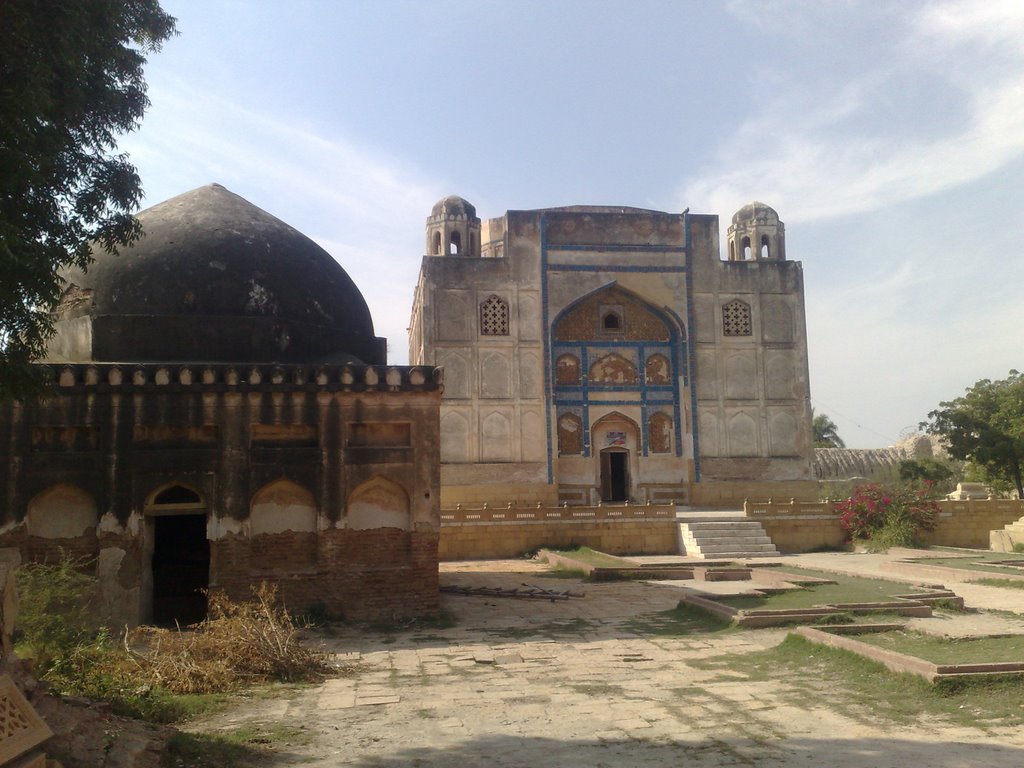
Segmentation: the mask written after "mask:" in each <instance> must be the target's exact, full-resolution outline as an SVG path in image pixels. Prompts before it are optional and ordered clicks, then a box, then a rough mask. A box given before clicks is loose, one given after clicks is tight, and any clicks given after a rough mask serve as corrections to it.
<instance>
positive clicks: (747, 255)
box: [743, 237, 753, 261]
mask: <svg viewBox="0 0 1024 768" xmlns="http://www.w3.org/2000/svg"><path fill="white" fill-rule="evenodd" d="M751 258H753V254H751V252H750V238H749V237H744V238H743V260H744V261H750V260H751Z"/></svg>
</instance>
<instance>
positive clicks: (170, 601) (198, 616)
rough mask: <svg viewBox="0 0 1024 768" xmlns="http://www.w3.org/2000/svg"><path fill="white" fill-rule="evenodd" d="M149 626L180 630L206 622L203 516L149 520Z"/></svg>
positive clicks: (206, 552) (206, 555)
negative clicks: (150, 549) (150, 547)
mask: <svg viewBox="0 0 1024 768" xmlns="http://www.w3.org/2000/svg"><path fill="white" fill-rule="evenodd" d="M152 567H153V623H154V624H157V625H173V624H174V623H175V622H177V623H178V624H180V625H181V626H185V625H186V624H194V623H196V622H197V621H202V620H203V619H204V618H206V593H205V590H206V589H207V588H208V587H209V586H210V542H209V541H207V539H206V514H205V513H201V514H192V515H161V516H158V517H155V518H153V566H152Z"/></svg>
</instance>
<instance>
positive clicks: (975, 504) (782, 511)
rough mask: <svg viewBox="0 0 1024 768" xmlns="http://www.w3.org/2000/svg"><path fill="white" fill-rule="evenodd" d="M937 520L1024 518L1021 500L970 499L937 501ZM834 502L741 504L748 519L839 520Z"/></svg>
mask: <svg viewBox="0 0 1024 768" xmlns="http://www.w3.org/2000/svg"><path fill="white" fill-rule="evenodd" d="M936 503H937V504H938V505H939V516H940V517H953V516H964V515H978V514H1008V515H1015V516H1017V517H1024V500H1021V499H971V500H970V501H949V500H939V501H937V502H936ZM835 505H836V502H834V501H796V500H795V499H790V500H789V501H781V502H779V501H774V500H772V499H768V501H749V500H746V499H745V500H744V501H743V512H744V513H745V514H746V515H747V516H748V517H757V516H758V515H771V516H784V517H838V516H839V513H838V512H836V508H835Z"/></svg>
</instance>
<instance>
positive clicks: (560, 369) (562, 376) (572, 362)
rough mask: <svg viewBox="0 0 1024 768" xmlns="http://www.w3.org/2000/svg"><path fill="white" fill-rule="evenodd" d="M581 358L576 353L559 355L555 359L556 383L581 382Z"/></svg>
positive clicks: (569, 383) (571, 383) (570, 383)
mask: <svg viewBox="0 0 1024 768" xmlns="http://www.w3.org/2000/svg"><path fill="white" fill-rule="evenodd" d="M580 381H581V379H580V360H579V358H578V357H576V355H570V354H565V355H559V356H558V359H556V360H555V384H563V385H566V384H567V385H573V384H579V383H580Z"/></svg>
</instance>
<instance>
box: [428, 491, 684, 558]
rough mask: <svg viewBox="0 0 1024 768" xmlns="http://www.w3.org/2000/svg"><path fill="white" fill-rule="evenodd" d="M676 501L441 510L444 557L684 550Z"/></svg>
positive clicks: (441, 552)
mask: <svg viewBox="0 0 1024 768" xmlns="http://www.w3.org/2000/svg"><path fill="white" fill-rule="evenodd" d="M678 528H679V527H678V525H677V524H676V508H675V505H671V504H649V505H643V506H639V505H622V506H618V505H616V506H597V507H545V506H539V507H536V508H524V507H513V506H509V507H505V508H500V509H488V508H487V506H483V507H479V508H466V507H465V506H461V507H458V508H456V509H442V510H441V539H440V542H439V544H438V557H439V558H440V559H441V560H463V559H468V558H488V557H520V556H521V555H523V554H524V553H526V552H530V551H532V550H536V549H540V548H542V547H568V546H569V545H573V544H576V545H580V546H586V547H590V548H591V549H596V550H599V551H601V552H607V553H608V554H612V555H625V554H647V555H653V554H675V553H677V552H678V551H679V538H678V537H679V533H678Z"/></svg>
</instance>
